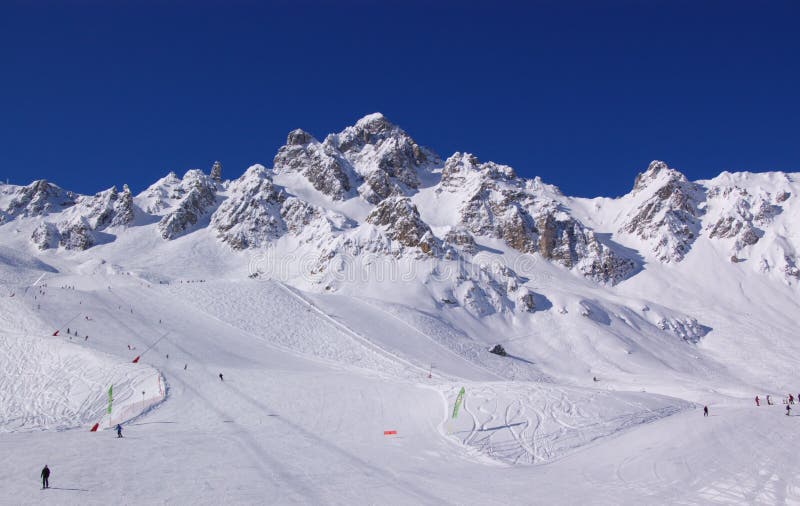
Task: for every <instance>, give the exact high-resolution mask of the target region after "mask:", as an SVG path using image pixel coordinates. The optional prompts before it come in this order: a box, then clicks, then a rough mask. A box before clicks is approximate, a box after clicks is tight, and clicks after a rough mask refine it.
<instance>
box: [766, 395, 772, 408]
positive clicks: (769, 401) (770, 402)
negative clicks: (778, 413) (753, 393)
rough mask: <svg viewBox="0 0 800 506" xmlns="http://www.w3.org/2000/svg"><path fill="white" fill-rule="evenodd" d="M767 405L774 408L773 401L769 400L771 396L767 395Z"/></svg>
mask: <svg viewBox="0 0 800 506" xmlns="http://www.w3.org/2000/svg"><path fill="white" fill-rule="evenodd" d="M767 405H769V406H772V399H770V398H769V395H767Z"/></svg>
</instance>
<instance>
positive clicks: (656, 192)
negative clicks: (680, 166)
mask: <svg viewBox="0 0 800 506" xmlns="http://www.w3.org/2000/svg"><path fill="white" fill-rule="evenodd" d="M630 195H631V196H637V195H645V199H644V201H643V202H642V204H641V205H639V207H638V208H637V209H636V210H635V211H634V212H633V213H632V216H630V217H629V218H628V219H627V220H626V221H625V223H624V224H623V225H622V227H621V231H623V232H626V233H629V234H634V235H637V236H639V237H640V238H642V239H644V240H646V241H648V242H649V243H650V244H651V250H652V252H653V253H654V254H655V255H656V257H657V258H658V260H660V261H661V262H664V263H669V262H680V261H681V260H683V258H684V256H685V255H686V254H687V253H688V252H689V250H690V249H691V247H692V244H693V243H694V241H695V240H696V239H697V236H698V234H699V232H700V216H701V215H702V211H701V209H700V207H699V205H700V203H701V202H703V201H704V199H705V194H704V193H703V191H702V188H700V187H699V186H698V185H696V184H695V183H692V182H690V181H689V180H687V179H686V176H684V175H683V174H681V173H680V172H678V171H676V170H674V169H671V168H669V167H668V166H667V164H666V163H664V162H660V161H653V162H652V163H650V165H649V166H648V168H647V170H646V171H645V172H643V173H641V174H639V175H638V176H637V177H636V180H635V182H634V185H633V190H632V191H631V193H630Z"/></svg>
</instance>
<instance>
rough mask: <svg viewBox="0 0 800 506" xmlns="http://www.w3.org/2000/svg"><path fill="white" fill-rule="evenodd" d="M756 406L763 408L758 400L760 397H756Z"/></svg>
mask: <svg viewBox="0 0 800 506" xmlns="http://www.w3.org/2000/svg"><path fill="white" fill-rule="evenodd" d="M756 406H761V404H760V403H759V400H758V396H757V395H756Z"/></svg>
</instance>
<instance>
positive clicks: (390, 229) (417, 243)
mask: <svg viewBox="0 0 800 506" xmlns="http://www.w3.org/2000/svg"><path fill="white" fill-rule="evenodd" d="M366 221H367V223H371V224H373V225H376V226H380V227H383V228H384V230H386V234H387V236H388V237H389V238H390V239H392V240H395V241H397V242H398V243H400V244H402V245H403V246H406V247H409V248H419V249H420V251H422V252H423V253H426V254H431V255H432V254H436V253H437V251H438V249H439V247H440V246H441V244H440V242H439V240H438V239H436V237H434V235H433V232H431V229H430V227H429V226H428V225H427V223H425V222H424V221H422V218H420V216H419V211H417V206H415V205H414V204H412V203H411V200H409V199H408V198H405V197H391V198H387V199H385V200H383V201H382V202H381V203H380V204H378V206H377V207H375V209H373V210H372V212H371V213H370V214H369V216H367V220H366Z"/></svg>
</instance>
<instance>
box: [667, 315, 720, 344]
mask: <svg viewBox="0 0 800 506" xmlns="http://www.w3.org/2000/svg"><path fill="white" fill-rule="evenodd" d="M656 325H657V326H658V328H659V329H661V330H663V331H665V332H669V333H670V334H672V335H674V336H677V337H680V338H681V339H683V340H684V341H686V342H688V343H692V344H697V343H699V342H700V339H702V338H703V337H704V336H705V335H706V334H708V333H709V332H710V331H711V328H709V327H706V326H705V325H701V324H700V323H698V321H697V320H696V319H695V318H690V317H683V318H677V317H673V318H662V319H660V320H659V321H658V322H657V323H656Z"/></svg>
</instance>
